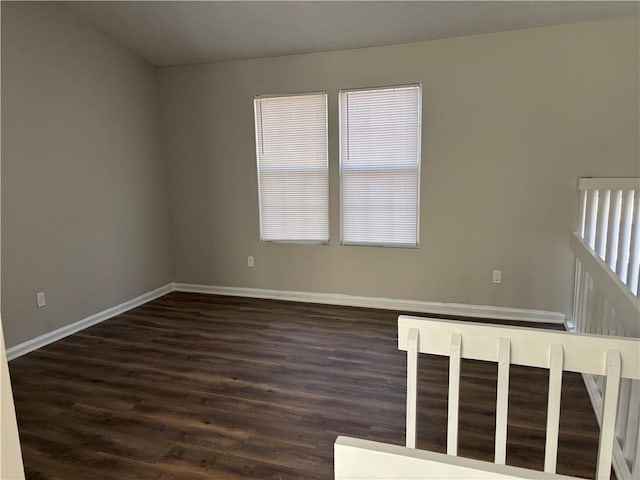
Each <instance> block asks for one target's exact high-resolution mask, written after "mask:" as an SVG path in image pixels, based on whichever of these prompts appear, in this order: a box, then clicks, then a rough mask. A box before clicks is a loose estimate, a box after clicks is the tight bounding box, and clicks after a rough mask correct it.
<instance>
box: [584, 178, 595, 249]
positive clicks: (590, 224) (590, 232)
mask: <svg viewBox="0 0 640 480" xmlns="http://www.w3.org/2000/svg"><path fill="white" fill-rule="evenodd" d="M597 212H598V190H589V191H588V192H587V210H586V216H585V226H584V239H585V242H587V245H589V246H590V247H591V248H593V247H594V246H595V241H596V223H597V222H596V218H597Z"/></svg>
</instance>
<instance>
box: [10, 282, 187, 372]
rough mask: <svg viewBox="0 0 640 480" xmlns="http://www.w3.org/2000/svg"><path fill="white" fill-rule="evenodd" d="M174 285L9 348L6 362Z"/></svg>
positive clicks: (139, 303)
mask: <svg viewBox="0 0 640 480" xmlns="http://www.w3.org/2000/svg"><path fill="white" fill-rule="evenodd" d="M174 289H175V288H174V284H173V283H167V284H166V285H164V286H162V287H160V288H156V289H155V290H152V291H150V292H147V293H143V294H142V295H140V296H138V297H136V298H133V299H131V300H128V301H126V302H124V303H121V304H120V305H116V306H114V307H111V308H107V309H106V310H103V311H101V312H98V313H96V314H94V315H91V316H89V317H87V318H83V319H82V320H79V321H77V322H74V323H71V324H69V325H65V326H64V327H60V328H58V329H56V330H53V331H51V332H48V333H45V334H43V335H40V336H39V337H36V338H32V339H31V340H27V341H26V342H23V343H19V344H18V345H15V346H13V347H11V348H8V349H7V360H13V359H14V358H18V357H21V356H22V355H25V354H27V353H29V352H32V351H34V350H37V349H38V348H41V347H44V346H45V345H49V344H50V343H53V342H55V341H58V340H60V339H62V338H64V337H68V336H69V335H73V334H74V333H76V332H79V331H80V330H84V329H85V328H88V327H91V326H93V325H95V324H97V323H100V322H103V321H105V320H108V319H110V318H112V317H115V316H116V315H120V314H121V313H124V312H126V311H128V310H131V309H133V308H136V307H139V306H140V305H142V304H145V303H147V302H150V301H151V300H155V299H156V298H159V297H162V296H163V295H166V294H167V293H170V292H173V291H174Z"/></svg>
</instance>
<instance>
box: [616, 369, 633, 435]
mask: <svg viewBox="0 0 640 480" xmlns="http://www.w3.org/2000/svg"><path fill="white" fill-rule="evenodd" d="M630 394H631V380H629V379H628V378H623V379H622V380H620V396H619V401H618V417H617V419H616V438H617V439H618V440H620V444H621V445H624V443H623V442H624V440H625V437H626V434H627V418H628V417H629V396H630Z"/></svg>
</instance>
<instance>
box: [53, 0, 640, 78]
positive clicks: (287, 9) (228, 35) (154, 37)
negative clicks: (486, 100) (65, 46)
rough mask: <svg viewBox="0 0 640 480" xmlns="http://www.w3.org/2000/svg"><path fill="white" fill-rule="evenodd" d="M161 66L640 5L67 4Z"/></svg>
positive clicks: (617, 13)
mask: <svg viewBox="0 0 640 480" xmlns="http://www.w3.org/2000/svg"><path fill="white" fill-rule="evenodd" d="M62 3H64V4H65V5H66V7H67V8H68V9H70V10H71V11H73V12H74V13H75V14H77V15H78V16H80V17H81V18H83V19H84V20H86V21H87V22H88V23H89V24H91V25H93V26H94V27H95V28H97V29H98V30H100V31H102V32H103V33H105V34H106V35H107V36H109V37H111V38H113V39H115V40H118V41H120V42H122V43H123V44H125V45H126V46H127V47H128V48H129V49H131V50H132V51H133V52H135V53H136V54H138V55H139V56H141V57H143V58H146V59H147V60H149V61H150V62H151V63H153V64H155V65H159V66H165V65H182V64H189V63H204V62H220V61H226V60H236V59H245V58H257V57H270V56H276V55H291V54H296V53H309V52H320V51H328V50H343V49H349V48H360V47H369V46H376V45H389V44H394V43H406V42H414V41H419V40H430V39H436V38H446V37H456V36H461V35H472V34H478V33H488V32H499V31H505V30H515V29H521V28H530V27H538V26H545V25H556V24H561V23H577V22H584V21H593V20H603V19H610V18H617V17H622V16H636V17H638V12H639V5H640V3H638V2H637V1H636V2H615V1H603V2H599V1H586V2H579V1H569V2H542V1H525V2H505V1H491V2H483V1H448V2H445V1H439V2H426V1H422V2H419V1H411V2H399V1H376V2H370V1H331V2H329V1H298V2H271V1H259V2H245V1H226V2H212V1H210V2H189V1H160V2H155V1H119V2H92V1H86V2H62Z"/></svg>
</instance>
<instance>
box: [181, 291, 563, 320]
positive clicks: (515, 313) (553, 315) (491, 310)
mask: <svg viewBox="0 0 640 480" xmlns="http://www.w3.org/2000/svg"><path fill="white" fill-rule="evenodd" d="M175 290H176V291H178V292H191V293H207V294H211V295H230V296H234V297H252V298H268V299H272V300H287V301H291V302H305V303H322V304H330V305H344V306H348V307H364V308H377V309H381V310H397V311H401V312H416V313H431V314H442V315H460V316H464V317H477V318H493V319H496V320H515V321H524V322H539V323H558V324H562V323H563V322H564V320H565V316H564V313H560V312H546V311H542V310H526V309H520V308H506V307H492V306H487V305H466V304H459V303H440V302H422V301H418V300H400V299H394V298H379V297H361V296H355V295H343V294H340V293H315V292H297V291H288V290H266V289H262V288H244V287H220V286H215V285H196V284H191V283H176V284H175Z"/></svg>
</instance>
